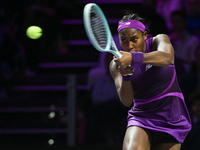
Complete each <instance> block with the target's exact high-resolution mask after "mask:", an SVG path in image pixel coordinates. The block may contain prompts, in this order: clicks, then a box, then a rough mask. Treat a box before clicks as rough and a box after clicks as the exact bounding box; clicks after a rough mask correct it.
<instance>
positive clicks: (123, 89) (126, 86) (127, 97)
mask: <svg viewBox="0 0 200 150" xmlns="http://www.w3.org/2000/svg"><path fill="white" fill-rule="evenodd" d="M110 73H111V75H112V77H113V79H114V83H115V86H116V89H117V93H118V95H119V98H120V101H121V102H122V103H123V104H124V105H125V106H127V107H129V106H130V105H131V104H132V102H133V87H132V83H131V80H130V81H123V80H122V76H121V74H120V72H119V71H118V70H117V64H116V63H115V62H114V61H112V62H111V64H110Z"/></svg>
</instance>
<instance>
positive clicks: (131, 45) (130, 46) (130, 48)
mask: <svg viewBox="0 0 200 150" xmlns="http://www.w3.org/2000/svg"><path fill="white" fill-rule="evenodd" d="M127 48H128V50H130V51H131V50H132V49H133V43H132V42H131V41H130V42H129V43H128V47H127Z"/></svg>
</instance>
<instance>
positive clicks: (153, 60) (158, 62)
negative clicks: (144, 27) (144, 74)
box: [143, 51, 173, 66]
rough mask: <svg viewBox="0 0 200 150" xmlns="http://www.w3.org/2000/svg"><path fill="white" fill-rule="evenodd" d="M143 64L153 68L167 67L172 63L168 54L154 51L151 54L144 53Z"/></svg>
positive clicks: (171, 57)
mask: <svg viewBox="0 0 200 150" xmlns="http://www.w3.org/2000/svg"><path fill="white" fill-rule="evenodd" d="M143 63H144V64H151V65H154V66H167V65H170V64H172V63H173V56H171V55H170V53H166V52H162V51H154V52H151V53H144V61H143Z"/></svg>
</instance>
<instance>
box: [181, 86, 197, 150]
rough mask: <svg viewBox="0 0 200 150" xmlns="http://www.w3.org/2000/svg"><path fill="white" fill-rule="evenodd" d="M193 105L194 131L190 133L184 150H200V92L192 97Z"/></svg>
mask: <svg viewBox="0 0 200 150" xmlns="http://www.w3.org/2000/svg"><path fill="white" fill-rule="evenodd" d="M190 102H191V105H192V123H193V124H192V129H191V131H190V132H189V134H188V136H187V138H186V139H185V142H184V143H183V145H182V150H199V149H200V90H197V91H194V92H193V93H191V95H190Z"/></svg>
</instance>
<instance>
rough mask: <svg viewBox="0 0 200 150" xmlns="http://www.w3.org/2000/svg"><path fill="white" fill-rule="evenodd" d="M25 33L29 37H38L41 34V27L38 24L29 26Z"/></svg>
mask: <svg viewBox="0 0 200 150" xmlns="http://www.w3.org/2000/svg"><path fill="white" fill-rule="evenodd" d="M26 35H27V36H28V37H29V38H31V39H34V40H35V39H39V38H40V37H41V36H42V29H41V28H40V27H38V26H30V27H28V29H27V30H26Z"/></svg>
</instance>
